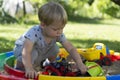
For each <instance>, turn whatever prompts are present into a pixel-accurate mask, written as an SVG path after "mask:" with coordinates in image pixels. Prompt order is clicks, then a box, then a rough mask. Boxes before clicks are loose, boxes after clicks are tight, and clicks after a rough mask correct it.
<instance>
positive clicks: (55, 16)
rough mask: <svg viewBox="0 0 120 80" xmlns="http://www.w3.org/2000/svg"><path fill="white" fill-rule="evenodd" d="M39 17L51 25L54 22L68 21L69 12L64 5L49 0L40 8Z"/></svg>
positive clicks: (64, 22)
mask: <svg viewBox="0 0 120 80" xmlns="http://www.w3.org/2000/svg"><path fill="white" fill-rule="evenodd" d="M38 17H39V20H40V21H41V22H43V23H44V24H46V25H50V24H52V23H54V22H61V23H62V24H63V25H65V24H66V23H67V14H66V11H65V9H64V8H63V6H62V5H60V4H59V3H56V2H48V3H46V4H44V5H43V6H42V7H40V8H39V11H38Z"/></svg>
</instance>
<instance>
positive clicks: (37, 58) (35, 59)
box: [14, 44, 59, 71]
mask: <svg viewBox="0 0 120 80" xmlns="http://www.w3.org/2000/svg"><path fill="white" fill-rule="evenodd" d="M22 49H23V46H22V45H16V46H15V48H14V56H15V57H16V59H17V60H18V61H19V62H22ZM58 52H59V47H58V46H57V44H55V45H54V46H52V47H51V48H50V49H49V50H48V51H47V53H46V54H42V52H40V51H39V52H38V51H37V50H36V49H33V51H32V53H31V57H32V58H31V59H32V64H33V67H34V69H35V70H37V71H39V70H41V62H42V61H43V60H45V59H47V58H49V57H51V56H55V57H56V56H57V54H58Z"/></svg>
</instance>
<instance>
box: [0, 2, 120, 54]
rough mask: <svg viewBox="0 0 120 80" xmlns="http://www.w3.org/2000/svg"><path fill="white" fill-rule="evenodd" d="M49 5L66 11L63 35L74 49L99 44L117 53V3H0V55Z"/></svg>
mask: <svg viewBox="0 0 120 80" xmlns="http://www.w3.org/2000/svg"><path fill="white" fill-rule="evenodd" d="M49 1H56V2H58V3H60V4H61V5H63V7H64V8H65V10H66V11H67V14H68V24H67V25H66V26H68V27H66V29H65V31H64V32H65V33H66V36H67V38H68V39H69V40H70V41H71V42H72V43H73V44H74V45H75V46H76V47H77V48H88V47H92V45H93V44H94V43H96V42H102V43H104V44H106V45H108V47H109V48H110V49H114V50H115V51H120V49H119V46H120V38H119V37H120V36H119V34H120V28H119V27H120V0H0V52H6V51H11V50H13V48H14V42H15V40H16V39H18V38H19V36H20V35H22V34H23V33H24V31H26V30H28V29H29V28H30V27H31V26H33V25H37V24H39V23H40V22H39V21H38V16H37V13H38V8H39V7H40V6H41V5H43V4H45V3H46V2H49ZM73 26H74V27H73ZM59 46H60V47H62V46H61V45H59Z"/></svg>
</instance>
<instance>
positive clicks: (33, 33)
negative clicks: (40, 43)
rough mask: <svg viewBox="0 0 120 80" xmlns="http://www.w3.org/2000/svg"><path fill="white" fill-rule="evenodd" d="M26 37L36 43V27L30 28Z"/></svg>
mask: <svg viewBox="0 0 120 80" xmlns="http://www.w3.org/2000/svg"><path fill="white" fill-rule="evenodd" d="M24 37H25V38H26V39H29V40H30V41H32V42H33V43H35V42H36V41H37V37H38V34H37V33H36V28H31V29H30V30H28V31H27V32H26V33H25V34H24Z"/></svg>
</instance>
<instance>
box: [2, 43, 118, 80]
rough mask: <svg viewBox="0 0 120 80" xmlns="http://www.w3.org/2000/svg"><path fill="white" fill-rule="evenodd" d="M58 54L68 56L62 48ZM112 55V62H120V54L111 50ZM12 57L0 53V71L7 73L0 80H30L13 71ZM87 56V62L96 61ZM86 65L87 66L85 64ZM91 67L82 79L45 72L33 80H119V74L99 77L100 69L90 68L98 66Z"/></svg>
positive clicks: (22, 73)
mask: <svg viewBox="0 0 120 80" xmlns="http://www.w3.org/2000/svg"><path fill="white" fill-rule="evenodd" d="M100 45H101V44H100ZM92 48H93V47H92ZM88 49H90V48H88ZM77 50H78V52H80V51H81V50H82V51H83V53H84V50H87V49H77ZM107 50H109V49H108V48H107ZM93 52H94V51H93ZM103 52H104V51H103ZM106 52H107V51H106ZM60 53H63V54H65V55H64V57H65V58H66V57H67V56H68V55H69V54H68V53H67V52H66V51H65V50H64V49H62V48H61V49H60ZM9 54H10V55H9ZM113 54H114V57H112V58H113V59H112V60H113V61H114V60H120V57H119V56H120V53H119V54H115V53H114V51H113V50H109V55H113ZM12 55H13V52H10V53H9V52H6V53H1V54H0V60H1V62H2V65H1V64H0V67H1V69H0V70H5V71H7V73H8V74H7V75H4V74H1V73H0V80H30V79H26V78H25V76H24V75H25V73H24V72H23V71H19V70H15V69H14V68H13V66H14V62H15V57H14V56H12ZM85 56H87V55H86V54H85ZM88 56H89V57H88V58H87V57H86V59H88V60H89V59H92V60H94V59H96V56H94V57H93V58H91V57H92V56H93V55H92V56H90V53H89V55H88ZM104 56H106V55H103V58H104ZM110 58H111V56H110ZM99 59H100V57H99ZM92 60H90V61H92ZM61 61H62V59H61V58H60V57H59V58H58V62H61ZM3 63H4V64H3ZM3 65H4V66H3ZM86 65H88V63H87V62H86ZM93 65H94V64H93V63H89V68H90V69H91V70H90V69H89V70H90V72H89V74H90V76H89V77H84V76H82V77H81V76H77V77H75V76H73V77H71V76H56V75H55V74H54V75H51V76H50V75H49V73H47V72H46V75H38V78H37V79H34V80H61V79H63V80H119V79H120V74H118V75H109V76H101V74H99V72H101V73H102V71H101V69H99V68H96V69H97V70H98V71H97V70H96V69H95V68H92V67H99V66H97V65H94V66H93ZM94 69H95V70H96V71H95V70H94ZM93 71H95V72H94V73H95V74H94V73H92V72H93ZM96 72H98V73H96ZM91 74H93V75H92V76H93V77H91ZM96 74H99V75H96ZM103 75H104V74H103ZM95 76H97V77H95ZM98 76H99V77H98Z"/></svg>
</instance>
